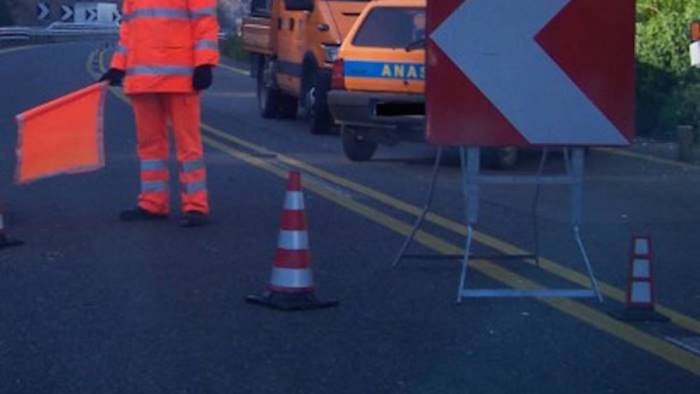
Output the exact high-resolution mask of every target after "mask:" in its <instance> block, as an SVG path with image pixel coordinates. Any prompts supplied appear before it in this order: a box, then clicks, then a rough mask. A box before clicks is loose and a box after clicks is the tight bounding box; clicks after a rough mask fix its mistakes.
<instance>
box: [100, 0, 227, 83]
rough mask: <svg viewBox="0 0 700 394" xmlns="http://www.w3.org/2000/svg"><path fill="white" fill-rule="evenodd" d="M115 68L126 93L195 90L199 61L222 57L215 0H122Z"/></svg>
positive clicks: (113, 63) (202, 63)
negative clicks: (123, 75) (121, 74)
mask: <svg viewBox="0 0 700 394" xmlns="http://www.w3.org/2000/svg"><path fill="white" fill-rule="evenodd" d="M122 9H123V16H122V23H121V27H120V30H119V44H117V49H116V51H115V52H114V56H113V57H112V63H111V67H112V68H116V69H120V70H124V71H126V78H125V79H124V92H125V93H127V94H129V93H146V92H149V93H153V92H166V93H167V92H170V93H183V92H193V91H194V89H193V88H192V72H193V71H194V68H195V67H196V66H200V65H205V64H208V65H216V64H218V62H219V49H218V35H219V24H218V21H217V17H216V0H124V4H123V7H122Z"/></svg>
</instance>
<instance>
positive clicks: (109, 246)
mask: <svg viewBox="0 0 700 394" xmlns="http://www.w3.org/2000/svg"><path fill="white" fill-rule="evenodd" d="M109 57H110V51H109V50H106V51H105V50H104V45H103V44H101V43H78V44H61V45H51V46H41V47H35V48H28V49H27V48H24V49H19V50H16V49H15V50H10V51H7V50H5V51H0V84H1V85H0V87H1V88H0V131H1V133H0V142H1V143H0V164H1V165H0V182H1V184H2V189H0V190H2V195H1V197H2V198H1V200H2V202H3V203H4V204H5V205H6V207H7V212H6V218H5V219H6V226H7V231H8V232H9V234H10V235H11V236H13V237H16V238H21V239H23V240H24V241H26V242H27V243H26V245H24V246H22V247H19V248H13V249H5V250H2V251H0V392H1V393H568V392H576V393H661V392H668V393H697V392H698V391H699V390H700V379H699V378H698V376H699V375H700V355H698V354H693V353H692V352H691V351H689V350H684V349H682V348H681V347H678V346H676V345H674V344H672V343H671V342H669V341H668V340H667V338H697V337H700V320H699V319H700V285H699V284H700V264H698V262H699V261H700V260H698V256H699V255H700V242H698V239H700V238H699V237H698V236H699V235H700V231H698V221H699V220H698V219H699V218H700V168H695V167H692V166H681V165H677V164H674V163H670V162H660V161H655V160H653V159H650V158H645V157H630V156H626V155H625V154H624V152H617V151H601V150H592V151H591V152H590V154H589V155H588V163H587V175H586V179H585V184H586V185H585V186H586V195H585V204H584V205H585V213H586V220H585V224H584V226H583V228H582V230H583V235H584V240H585V242H586V245H587V247H588V251H589V254H590V257H591V260H592V262H593V267H594V269H595V272H596V275H597V277H598V279H599V280H600V282H601V288H602V291H603V295H604V297H605V302H604V303H602V304H601V303H598V302H597V301H595V300H578V301H574V300H561V299H555V300H543V301H541V300H535V299H471V300H465V301H464V302H463V303H462V304H460V305H457V304H456V303H455V296H456V292H457V286H458V281H459V274H460V269H461V267H460V265H459V264H457V262H455V261H437V260H406V261H403V262H402V264H401V265H400V266H399V267H397V268H395V269H392V267H391V262H392V260H393V258H394V256H395V254H396V252H397V251H398V250H399V248H400V246H401V244H402V241H403V239H404V237H405V235H406V233H407V232H408V231H409V230H410V226H411V224H412V223H413V221H414V220H415V218H416V213H417V212H418V210H419V207H421V206H422V204H423V200H424V198H425V193H426V191H427V189H428V186H429V180H430V174H431V163H432V160H433V159H434V157H435V156H434V155H435V154H434V149H433V148H431V147H429V146H425V145H410V144H404V145H399V146H396V147H392V148H381V149H380V151H379V152H378V154H377V155H376V157H375V159H374V160H372V161H370V162H366V163H351V162H349V161H348V160H347V159H345V158H344V156H343V154H342V149H341V144H340V140H339V138H338V136H337V135H328V136H312V135H310V134H309V133H308V132H307V131H306V127H305V123H304V122H303V121H301V120H297V121H289V120H286V121H282V120H263V119H261V118H260V117H259V116H258V113H257V107H256V101H255V85H254V83H253V81H252V79H250V78H249V77H248V76H247V75H246V72H245V69H244V67H241V66H240V65H235V64H233V63H228V64H226V65H223V66H222V67H220V68H218V69H217V70H216V72H215V85H214V87H213V88H212V89H211V90H209V91H207V92H206V93H204V95H203V129H204V138H205V144H206V161H207V164H208V169H209V177H208V179H209V189H210V194H211V199H212V209H213V215H212V223H211V224H210V225H209V226H207V227H203V228H195V229H183V228H180V227H178V226H177V215H173V217H172V218H171V219H170V220H169V221H165V222H159V223H121V222H119V221H118V220H117V215H118V212H119V211H120V210H121V209H123V208H127V207H130V206H132V205H133V204H134V200H135V196H136V193H137V189H138V163H137V159H136V154H135V131H134V124H133V117H132V114H131V109H130V107H129V105H128V101H126V100H125V99H124V97H123V96H122V95H121V91H120V90H119V89H113V90H112V92H111V93H110V95H109V98H108V100H107V104H106V105H107V108H106V119H105V130H106V131H105V133H106V134H105V143H106V167H105V168H104V169H102V170H100V171H96V172H92V173H88V174H82V175H72V176H59V177H55V178H51V179H47V180H42V181H39V182H35V183H32V184H29V185H25V186H17V185H15V184H13V171H14V168H15V155H14V149H15V145H16V132H15V130H16V125H15V123H14V115H15V114H17V113H19V112H21V111H23V110H25V109H27V108H30V107H33V106H35V105H37V104H39V103H41V102H44V101H46V100H49V99H51V98H54V97H58V96H61V95H63V94H66V93H68V92H70V91H72V90H75V89H78V88H80V87H83V86H85V85H87V84H89V83H91V82H92V81H94V80H95V78H96V77H97V76H99V75H100V74H101V72H102V70H104V66H105V64H106V63H108V60H109ZM447 156H448V157H447V158H446V160H445V163H444V166H443V167H442V172H441V177H440V179H439V182H438V186H437V190H436V196H435V201H434V212H435V214H434V215H432V216H430V217H429V221H428V223H427V224H426V226H425V227H424V231H423V232H422V233H420V236H419V239H418V242H417V243H416V244H414V245H413V247H412V250H413V251H414V252H421V253H428V252H429V253H440V254H452V253H459V252H461V250H462V245H463V243H464V233H465V228H464V225H463V221H462V219H463V217H464V214H463V211H464V210H463V198H462V196H461V185H460V175H459V174H460V172H459V166H458V158H457V156H456V154H455V152H448V155H447ZM537 163H538V155H537V152H530V153H525V154H524V156H523V158H522V161H521V164H520V166H519V168H518V170H519V171H523V172H531V171H534V170H535V168H536V167H537ZM562 163H563V162H562V157H561V155H553V157H552V159H551V161H550V164H549V165H548V168H547V170H548V171H551V172H554V171H558V170H561V168H562V166H563V164H562ZM172 165H173V168H175V163H172ZM289 169H299V170H301V171H302V172H303V175H304V183H305V187H306V203H307V213H308V216H309V221H310V230H309V231H310V238H311V242H312V253H313V269H314V275H315V280H316V285H317V295H318V296H319V297H320V298H331V297H334V298H338V299H339V300H340V302H341V304H340V306H339V307H337V308H334V309H327V310H320V311H312V312H303V313H283V312H278V311H273V310H269V309H265V308H260V307H258V306H254V305H250V304H246V303H245V302H244V301H243V299H244V297H245V296H246V295H248V294H259V293H262V292H263V291H264V290H265V288H266V283H267V279H268V276H269V273H270V268H271V265H272V260H273V256H274V252H275V248H276V240H277V234H278V225H279V215H280V212H281V208H282V202H283V197H284V187H285V181H286V179H285V177H286V176H287V171H288V170H289ZM172 178H173V179H176V177H172ZM534 195H535V190H534V189H533V187H532V186H520V187H512V186H510V187H509V186H489V187H485V188H484V191H483V195H482V201H481V206H482V210H481V218H480V223H479V226H478V228H477V230H478V232H477V234H476V245H475V247H476V251H477V252H478V253H488V254H512V253H524V252H532V251H533V250H534V249H535V242H534V238H533V215H532V204H533V197H534ZM568 203H569V194H568V192H567V189H566V188H564V187H544V188H542V190H541V193H540V199H539V203H538V206H537V227H538V239H539V251H540V254H541V255H542V256H543V258H542V259H541V261H540V264H539V266H535V265H534V264H531V263H527V262H522V261H511V262H500V261H499V262H493V261H483V260H482V261H477V262H475V263H474V266H473V267H474V269H473V270H471V271H470V276H469V286H470V287H471V288H510V287H518V288H521V287H540V286H542V287H548V288H552V287H557V288H558V287H567V288H568V287H580V286H581V285H584V286H587V285H588V282H587V279H586V278H587V277H586V275H585V270H584V267H583V265H582V262H581V259H580V255H579V254H578V250H577V248H576V244H575V243H574V240H573V238H572V236H571V228H570V225H569V205H568ZM175 206H177V205H175ZM633 234H644V235H649V236H651V237H652V239H653V245H654V254H655V260H654V264H655V277H654V281H655V286H656V295H657V301H658V305H657V310H658V311H659V312H661V313H662V314H664V315H666V316H669V317H670V318H671V319H672V320H671V321H670V322H667V323H629V322H622V321H619V320H616V319H614V318H613V317H611V316H610V315H609V312H611V311H619V310H621V309H622V308H623V307H624V303H623V301H624V291H625V287H626V280H627V275H628V273H627V270H628V258H629V250H630V239H631V236H632V235H633Z"/></svg>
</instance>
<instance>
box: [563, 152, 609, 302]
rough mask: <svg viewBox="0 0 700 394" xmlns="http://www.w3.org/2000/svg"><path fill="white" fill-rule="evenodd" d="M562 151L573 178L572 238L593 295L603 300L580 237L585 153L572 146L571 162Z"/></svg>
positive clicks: (567, 155) (566, 153)
mask: <svg viewBox="0 0 700 394" xmlns="http://www.w3.org/2000/svg"><path fill="white" fill-rule="evenodd" d="M564 152H565V155H564V159H565V162H566V165H567V171H570V175H571V177H572V179H573V183H572V184H571V223H572V227H573V233H574V240H576V245H577V246H578V249H579V251H580V252H581V258H582V259H583V263H584V264H585V265H586V271H587V272H588V277H589V279H590V281H591V287H592V288H593V291H594V292H595V296H596V298H598V301H600V302H603V295H602V294H601V293H600V287H599V286H598V281H597V280H596V278H595V275H594V273H593V266H592V265H591V261H590V259H589V258H588V253H587V252H586V246H585V245H584V243H583V239H582V237H581V223H582V221H583V176H584V172H585V168H586V164H585V161H586V155H585V152H584V148H573V149H572V157H571V158H570V160H571V162H569V154H568V150H566V149H565V150H564Z"/></svg>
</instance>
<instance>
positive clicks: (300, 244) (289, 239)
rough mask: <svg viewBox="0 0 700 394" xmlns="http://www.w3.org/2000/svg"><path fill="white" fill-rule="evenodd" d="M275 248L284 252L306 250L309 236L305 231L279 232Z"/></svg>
mask: <svg viewBox="0 0 700 394" xmlns="http://www.w3.org/2000/svg"><path fill="white" fill-rule="evenodd" d="M277 247H278V248H280V249H285V250H308V249H309V234H308V233H307V232H306V231H292V230H281V231H280V235H279V238H277Z"/></svg>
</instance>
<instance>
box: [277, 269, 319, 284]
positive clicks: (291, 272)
mask: <svg viewBox="0 0 700 394" xmlns="http://www.w3.org/2000/svg"><path fill="white" fill-rule="evenodd" d="M270 285H272V286H276V287H291V288H309V287H313V285H314V280H313V275H312V273H311V270H310V269H309V268H303V269H298V268H277V267H273V268H272V275H270Z"/></svg>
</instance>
